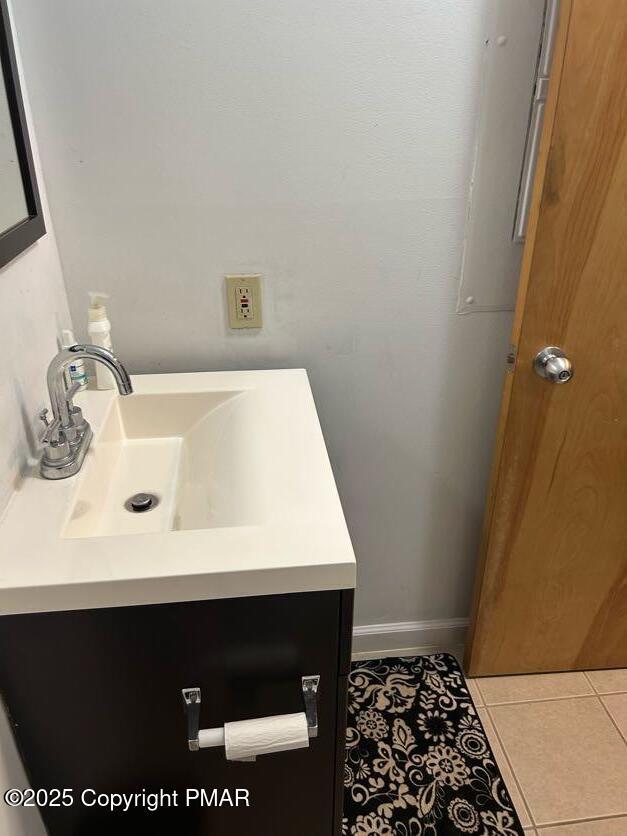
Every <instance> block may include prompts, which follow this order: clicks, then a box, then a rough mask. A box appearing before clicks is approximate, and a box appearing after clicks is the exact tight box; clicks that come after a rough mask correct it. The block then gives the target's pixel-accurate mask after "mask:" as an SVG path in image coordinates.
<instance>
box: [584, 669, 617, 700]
mask: <svg viewBox="0 0 627 836" xmlns="http://www.w3.org/2000/svg"><path fill="white" fill-rule="evenodd" d="M586 675H587V677H588V679H589V680H590V682H591V683H592V684H593V686H594V688H595V690H596V692H597V693H598V694H620V693H627V668H616V669H615V670H610V671H586Z"/></svg>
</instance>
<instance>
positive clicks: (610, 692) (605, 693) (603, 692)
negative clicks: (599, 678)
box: [581, 668, 627, 697]
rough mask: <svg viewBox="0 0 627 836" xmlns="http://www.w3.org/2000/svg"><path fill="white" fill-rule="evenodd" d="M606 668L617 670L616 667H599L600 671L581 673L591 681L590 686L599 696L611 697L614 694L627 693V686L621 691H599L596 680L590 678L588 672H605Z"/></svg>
mask: <svg viewBox="0 0 627 836" xmlns="http://www.w3.org/2000/svg"><path fill="white" fill-rule="evenodd" d="M604 670H616V669H615V668H599V670H598V671H581V673H582V674H583V675H584V676H585V677H586V679H587V680H588V682H589V683H590V687H591V688H592V690H593V691H594V693H595V694H596V695H597V697H611V696H612V694H627V688H625V689H623V690H621V691H599V689H598V688H597V687H596V685H595V684H594V682H593V681H592V680H591V679H590V677H589V676H588V674H589V673H598V672H601V673H603V671H604Z"/></svg>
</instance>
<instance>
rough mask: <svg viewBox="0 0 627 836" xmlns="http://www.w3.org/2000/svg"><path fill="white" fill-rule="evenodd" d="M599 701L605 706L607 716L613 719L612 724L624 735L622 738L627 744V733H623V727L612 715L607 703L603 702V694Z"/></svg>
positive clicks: (606, 695)
mask: <svg viewBox="0 0 627 836" xmlns="http://www.w3.org/2000/svg"><path fill="white" fill-rule="evenodd" d="M603 696H605V697H611V696H613V695H612V694H604V695H603ZM599 702H600V703H601V705H602V706H603V710H604V711H605V713H606V714H607V716H608V717H609V718H610V721H611V723H612V725H613V726H614V728H615V729H616V731H617V732H618V733H619V735H620V736H621V737H622V739H623V740H624V741H625V745H627V735H625V734H623V731H622V729H621V728H620V726H619V725H618V723H617V722H616V720H615V719H614V718H613V717H612V714H611V712H610V710H609V708H608V707H607V706H606V705H605V703H604V702H603V698H602V697H601V696H599Z"/></svg>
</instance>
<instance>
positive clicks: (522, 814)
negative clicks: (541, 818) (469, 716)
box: [477, 708, 533, 827]
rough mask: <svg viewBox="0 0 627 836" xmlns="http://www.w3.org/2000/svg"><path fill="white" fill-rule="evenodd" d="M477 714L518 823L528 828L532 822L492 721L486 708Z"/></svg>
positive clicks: (479, 710)
mask: <svg viewBox="0 0 627 836" xmlns="http://www.w3.org/2000/svg"><path fill="white" fill-rule="evenodd" d="M477 713H478V714H479V719H480V720H481V722H482V723H483V728H484V729H485V733H486V735H487V736H488V740H489V741H490V746H491V747H492V751H493V752H494V758H495V760H496V763H497V766H498V768H499V769H500V770H501V775H502V776H503V780H504V781H505V786H506V787H507V789H508V790H509V794H510V796H511V799H512V802H513V804H514V807H515V808H516V812H517V813H518V818H519V819H520V823H521V824H522V826H523V827H530V826H531V825H532V824H533V822H532V821H531V818H530V817H529V812H528V810H527V807H526V805H525V802H524V801H523V799H522V796H521V794H520V790H519V789H518V787H517V786H516V781H515V780H514V776H513V775H512V770H511V769H510V766H509V764H508V762H507V758H506V757H505V752H504V751H503V747H502V746H501V744H500V742H499V739H498V737H497V734H496V731H495V730H494V726H493V725H492V720H490V715H489V714H488V711H487V709H486V708H479V709H477Z"/></svg>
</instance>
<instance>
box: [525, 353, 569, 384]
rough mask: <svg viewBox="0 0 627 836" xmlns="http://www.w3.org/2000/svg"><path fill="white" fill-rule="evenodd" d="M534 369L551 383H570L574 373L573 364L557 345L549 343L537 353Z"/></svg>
mask: <svg viewBox="0 0 627 836" xmlns="http://www.w3.org/2000/svg"><path fill="white" fill-rule="evenodd" d="M533 369H534V371H535V373H536V374H538V375H540V377H543V378H544V379H545V380H548V381H549V383H568V381H569V380H570V379H571V377H572V376H573V374H574V369H573V364H572V363H571V362H570V360H569V359H568V357H567V356H566V355H565V354H564V352H563V351H562V349H561V348H558V347H557V346H555V345H549V346H547V347H546V348H543V349H542V351H539V352H538V353H537V354H536V356H535V359H534V361H533Z"/></svg>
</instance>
